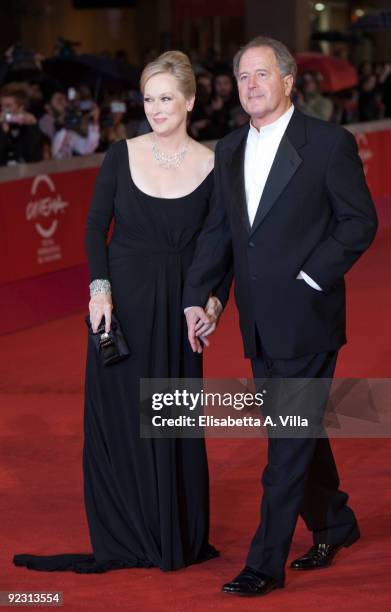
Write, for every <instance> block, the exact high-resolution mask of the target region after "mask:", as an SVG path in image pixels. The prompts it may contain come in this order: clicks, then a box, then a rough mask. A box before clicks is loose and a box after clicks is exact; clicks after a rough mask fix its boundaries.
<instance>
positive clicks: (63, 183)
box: [0, 168, 98, 283]
mask: <svg viewBox="0 0 391 612" xmlns="http://www.w3.org/2000/svg"><path fill="white" fill-rule="evenodd" d="M97 171H98V168H86V169H82V170H75V171H72V172H60V173H55V174H50V175H49V174H38V175H37V176H34V177H31V178H28V179H22V180H15V181H9V182H4V183H1V184H0V194H1V195H0V198H1V199H0V222H1V228H2V236H3V237H2V240H1V245H0V254H1V261H2V266H1V271H0V283H5V282H9V281H15V280H19V279H22V278H29V277H32V276H37V275H41V274H46V273H48V272H53V271H55V270H60V269H62V268H68V267H71V266H75V265H78V264H80V263H82V262H84V261H85V260H86V257H85V251H84V232H85V219H86V214H87V210H88V207H89V203H90V199H91V194H92V189H93V185H94V182H95V177H96V174H97Z"/></svg>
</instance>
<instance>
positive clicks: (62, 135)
mask: <svg viewBox="0 0 391 612" xmlns="http://www.w3.org/2000/svg"><path fill="white" fill-rule="evenodd" d="M99 139H100V128H99V125H94V124H89V126H88V132H87V136H85V137H83V136H80V135H79V134H77V132H75V131H73V130H66V129H65V128H62V129H61V130H59V131H58V132H56V133H55V135H54V136H53V140H52V156H53V157H54V158H55V159H64V158H66V157H71V156H72V155H73V153H78V154H79V155H91V154H92V153H94V152H95V151H96V149H97V148H98V145H99Z"/></svg>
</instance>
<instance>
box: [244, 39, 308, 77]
mask: <svg viewBox="0 0 391 612" xmlns="http://www.w3.org/2000/svg"><path fill="white" fill-rule="evenodd" d="M253 47H270V49H272V50H273V51H274V55H275V56H276V60H277V64H278V67H279V69H280V73H281V76H283V77H284V76H287V75H288V74H291V75H292V76H293V78H294V79H295V78H296V74H297V64H296V61H295V59H294V57H293V55H292V54H291V52H290V51H289V49H288V48H287V47H286V46H285V45H284V44H283V43H282V42H280V41H279V40H276V39H275V38H269V37H268V36H257V37H256V38H253V39H252V40H250V42H248V43H247V45H244V47H241V48H240V49H239V51H238V52H237V53H236V54H235V57H234V59H233V71H234V75H235V77H236V78H237V77H238V75H239V64H240V60H241V59H242V56H243V54H244V53H245V52H246V51H247V50H248V49H252V48H253Z"/></svg>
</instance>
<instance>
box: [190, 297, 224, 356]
mask: <svg viewBox="0 0 391 612" xmlns="http://www.w3.org/2000/svg"><path fill="white" fill-rule="evenodd" d="M222 312H223V307H222V305H221V302H220V300H219V299H218V298H217V297H215V296H213V295H212V296H211V297H210V298H209V300H208V301H207V303H206V306H205V314H207V315H208V317H209V323H203V322H202V321H201V320H200V321H198V323H197V325H196V327H195V332H196V336H198V337H199V338H200V339H201V340H202V341H203V343H204V344H206V346H209V342H208V340H206V341H205V338H206V336H209V334H212V333H213V332H214V331H215V329H216V327H217V324H218V322H219V318H220V315H221V313H222Z"/></svg>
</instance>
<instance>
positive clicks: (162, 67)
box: [140, 51, 196, 100]
mask: <svg viewBox="0 0 391 612" xmlns="http://www.w3.org/2000/svg"><path fill="white" fill-rule="evenodd" d="M156 74H172V75H173V76H174V77H175V78H176V80H177V81H178V88H179V90H180V91H181V93H182V94H183V95H184V97H185V98H186V99H187V100H188V99H189V98H191V97H192V96H194V95H195V92H196V80H195V76H194V71H193V68H192V66H191V63H190V60H189V58H188V56H187V55H186V53H182V51H166V52H165V53H162V54H161V55H159V57H157V58H156V59H155V60H153V61H152V62H149V63H148V64H147V65H146V66H145V68H144V70H143V71H142V73H141V77H140V89H141V92H142V93H144V90H145V84H146V82H147V81H148V80H149V79H150V78H151V77H153V76H155V75H156Z"/></svg>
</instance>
